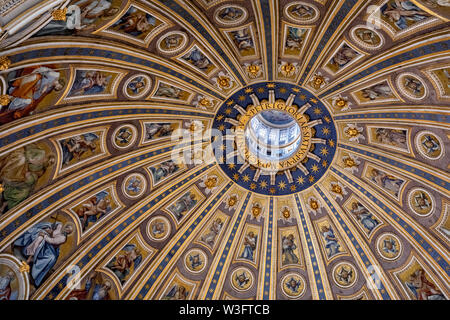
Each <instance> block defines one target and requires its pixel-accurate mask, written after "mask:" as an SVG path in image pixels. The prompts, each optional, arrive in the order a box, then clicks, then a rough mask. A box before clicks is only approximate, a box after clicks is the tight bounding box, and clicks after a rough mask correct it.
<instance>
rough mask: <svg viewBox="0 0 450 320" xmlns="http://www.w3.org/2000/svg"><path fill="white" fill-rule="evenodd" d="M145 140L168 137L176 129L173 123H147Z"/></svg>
mask: <svg viewBox="0 0 450 320" xmlns="http://www.w3.org/2000/svg"><path fill="white" fill-rule="evenodd" d="M144 126H145V141H150V140H153V139H156V138H162V137H168V136H170V135H171V134H172V132H173V131H174V127H173V124H172V123H154V122H152V123H145V125H144Z"/></svg>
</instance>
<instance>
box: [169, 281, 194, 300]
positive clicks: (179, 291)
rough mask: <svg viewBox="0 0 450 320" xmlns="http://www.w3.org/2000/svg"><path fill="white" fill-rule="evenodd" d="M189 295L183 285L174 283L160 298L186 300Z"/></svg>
mask: <svg viewBox="0 0 450 320" xmlns="http://www.w3.org/2000/svg"><path fill="white" fill-rule="evenodd" d="M188 296H189V291H188V289H186V287H185V286H183V285H179V284H174V285H173V286H172V288H171V289H170V290H169V292H167V293H166V295H165V296H164V297H163V298H162V299H163V300H186V299H187V298H188Z"/></svg>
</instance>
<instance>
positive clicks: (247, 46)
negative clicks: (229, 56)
mask: <svg viewBox="0 0 450 320" xmlns="http://www.w3.org/2000/svg"><path fill="white" fill-rule="evenodd" d="M230 35H231V39H232V41H233V43H234V45H235V46H236V47H237V49H238V51H239V53H240V54H241V55H242V56H251V55H254V54H255V53H256V52H255V51H256V49H255V43H254V42H253V36H252V32H251V30H250V28H243V29H240V30H236V31H232V32H230Z"/></svg>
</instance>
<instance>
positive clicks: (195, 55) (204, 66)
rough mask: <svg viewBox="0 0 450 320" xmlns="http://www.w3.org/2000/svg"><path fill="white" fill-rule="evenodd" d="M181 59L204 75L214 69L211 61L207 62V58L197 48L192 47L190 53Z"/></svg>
mask: <svg viewBox="0 0 450 320" xmlns="http://www.w3.org/2000/svg"><path fill="white" fill-rule="evenodd" d="M182 59H183V60H184V61H186V62H187V63H189V64H190V65H192V66H194V67H195V68H197V69H199V70H201V71H204V72H206V73H209V72H210V71H211V70H212V69H214V65H213V63H212V62H211V60H209V58H208V57H207V56H206V55H205V54H204V53H203V52H201V51H200V49H199V48H197V47H193V48H192V49H191V51H190V52H188V53H187V54H185V55H184V56H183V57H182Z"/></svg>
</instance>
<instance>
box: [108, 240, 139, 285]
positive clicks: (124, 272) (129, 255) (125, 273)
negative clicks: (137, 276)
mask: <svg viewBox="0 0 450 320" xmlns="http://www.w3.org/2000/svg"><path fill="white" fill-rule="evenodd" d="M141 262H142V253H141V250H140V249H139V248H138V247H137V246H136V245H135V244H132V243H131V244H127V245H125V246H124V247H123V249H122V250H121V251H120V252H119V253H118V254H117V255H116V256H115V257H114V258H112V260H111V261H110V262H109V263H108V264H107V265H106V267H107V268H108V269H110V270H111V271H112V272H113V273H114V274H115V275H116V276H117V278H118V279H119V280H120V282H121V284H122V285H123V284H124V283H125V282H126V281H127V280H128V279H129V277H130V275H131V274H133V272H134V271H135V270H137V268H138V267H139V265H140V264H141Z"/></svg>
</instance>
